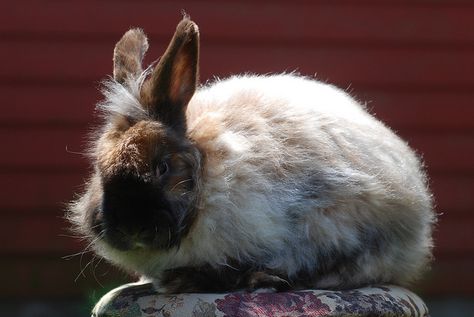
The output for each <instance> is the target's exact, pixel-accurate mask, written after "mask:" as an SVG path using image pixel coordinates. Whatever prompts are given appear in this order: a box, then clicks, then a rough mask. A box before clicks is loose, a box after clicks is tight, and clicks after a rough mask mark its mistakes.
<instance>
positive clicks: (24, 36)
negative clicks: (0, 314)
mask: <svg viewBox="0 0 474 317" xmlns="http://www.w3.org/2000/svg"><path fill="white" fill-rule="evenodd" d="M181 9H185V10H186V12H187V13H189V14H190V15H191V16H192V18H193V19H194V20H195V21H196V22H197V23H198V24H199V26H200V30H201V34H202V50H201V57H202V59H201V72H202V73H201V77H202V81H206V80H207V79H210V78H212V76H214V75H216V76H226V75H229V74H232V73H241V72H256V73H262V72H263V73H267V72H282V71H293V70H298V71H299V72H301V73H302V74H306V75H310V76H312V75H316V77H317V78H319V79H321V80H325V81H328V82H331V83H334V84H337V85H338V86H340V87H343V88H348V90H349V91H351V93H352V94H353V95H355V96H356V97H357V98H358V99H359V100H361V101H362V102H364V103H367V106H368V108H369V109H371V111H372V112H373V113H375V114H376V115H377V116H378V117H379V118H381V119H382V120H383V121H384V122H386V123H387V124H388V125H389V126H391V127H392V128H394V129H395V130H396V131H398V132H399V134H400V135H401V136H403V137H404V138H405V139H407V141H408V142H409V143H410V144H411V145H412V146H413V147H414V148H415V149H417V151H419V153H420V154H422V155H423V157H424V160H425V162H426V165H427V168H428V172H429V175H430V178H431V184H432V188H433V192H434V195H435V197H436V201H437V208H438V210H439V211H440V212H442V213H443V215H442V216H441V218H440V219H441V220H440V223H439V226H438V229H437V231H436V240H437V243H436V244H437V249H436V256H437V261H436V262H435V264H434V268H433V271H432V272H431V273H430V274H429V275H428V277H427V278H426V279H425V280H424V281H423V282H422V283H421V284H420V286H419V287H420V288H421V289H422V290H423V291H424V292H425V293H427V294H446V293H451V294H454V293H456V292H457V293H461V294H471V295H472V294H474V286H473V285H474V270H472V268H473V267H474V230H472V228H473V226H474V213H473V207H474V163H473V162H474V105H473V100H474V98H473V97H474V76H473V74H474V58H473V56H474V32H472V30H473V29H474V4H472V2H470V1H449V0H439V1H428V0H411V1H408V0H407V1H404V0H379V1H375V0H373V1H370V0H363V1H349V0H334V1H324V0H316V1H309V0H297V1H225V2H223V1H217V0H208V1H194V0H188V1H184V2H178V1H145V0H143V1H108V0H107V1H89V0H86V1H33V0H25V1H7V2H5V1H4V2H3V3H2V4H0V20H1V21H2V22H1V23H0V60H1V61H2V63H1V66H0V95H1V96H2V97H3V98H2V105H1V107H2V111H0V139H1V140H2V145H3V146H2V152H1V155H0V180H1V182H0V184H1V185H0V186H1V188H0V212H1V213H2V216H3V217H4V220H3V221H2V222H0V239H1V241H4V243H1V244H0V268H1V269H2V271H3V272H5V271H8V272H12V274H11V275H10V276H11V277H8V276H7V277H2V278H5V279H6V280H3V282H0V285H2V286H0V296H3V297H5V296H10V297H13V296H38V295H42V296H53V295H54V296H75V295H77V294H78V293H79V292H80V290H82V289H87V288H94V287H98V284H97V282H95V279H94V277H93V276H91V274H90V273H88V274H86V276H87V277H86V278H80V279H79V282H78V283H75V282H74V279H75V278H76V276H77V275H78V274H79V271H80V263H79V257H76V258H73V259H72V260H70V261H65V260H62V259H61V256H64V255H67V254H72V253H75V252H78V251H80V250H81V248H83V247H84V245H81V244H80V243H78V242H77V241H75V240H73V239H71V238H69V237H65V236H64V235H65V234H66V235H67V234H68V233H67V231H66V230H64V229H65V228H66V226H67V224H66V223H65V222H64V220H62V218H61V216H62V212H63V207H64V203H66V202H67V201H69V200H71V199H72V198H73V193H74V192H78V191H79V190H80V187H81V184H82V183H83V181H84V179H85V178H86V177H87V171H88V164H87V160H86V159H85V157H84V155H82V154H80V153H83V152H84V150H85V144H86V139H87V138H86V137H87V133H88V131H89V129H90V127H91V126H92V124H93V123H94V122H97V121H96V119H94V116H93V111H94V104H95V103H96V102H97V101H98V100H100V98H101V97H100V93H99V92H98V87H99V82H100V80H101V79H103V78H105V77H106V76H107V75H110V74H111V71H112V51H113V47H114V44H115V42H116V41H117V40H118V39H119V38H120V36H121V35H122V34H123V32H125V31H126V30H127V29H128V28H129V27H131V26H140V27H142V28H144V29H145V31H146V32H147V33H148V34H149V36H150V44H151V48H150V51H149V52H148V54H147V57H146V61H147V62H151V61H153V60H154V59H156V58H158V57H159V56H160V54H161V53H162V51H163V49H164V47H165V46H166V44H167V42H168V40H169V39H170V37H171V35H172V33H173V31H174V28H175V26H176V23H177V22H178V21H179V19H180V11H181ZM86 259H87V256H86ZM84 262H87V260H84ZM107 270H108V269H107ZM18 276H22V278H21V283H24V285H23V284H22V286H21V287H20V286H19V287H13V288H12V287H7V288H5V285H11V284H13V283H15V284H18V282H14V281H15V280H14V278H17V277H18ZM115 276H117V275H116V274H115V275H113V276H112V277H115ZM112 277H109V278H107V277H105V278H104V277H103V278H102V279H103V280H104V279H105V280H106V281H107V280H110V279H112ZM31 280H33V281H34V282H31ZM463 281H465V282H464V283H463ZM52 283H53V284H54V285H56V286H57V287H56V286H55V287H52V286H51V284H52ZM25 285H26V286H25ZM58 288H59V290H58Z"/></svg>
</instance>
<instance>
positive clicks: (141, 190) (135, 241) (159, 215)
mask: <svg viewBox="0 0 474 317" xmlns="http://www.w3.org/2000/svg"><path fill="white" fill-rule="evenodd" d="M98 212H99V213H100V215H99V217H98V219H99V220H98V222H99V224H98V225H99V226H100V227H101V229H102V230H103V234H104V240H105V241H106V242H107V243H108V244H110V245H111V246H113V247H114V248H117V249H120V250H132V249H139V248H143V249H163V248H170V247H172V246H174V245H176V243H177V242H178V241H177V232H178V227H179V226H178V222H179V221H178V219H177V216H176V212H175V210H174V209H173V208H172V206H170V204H169V203H168V201H167V199H166V198H165V197H164V195H163V194H161V189H160V186H159V184H157V183H156V182H154V180H153V179H144V178H143V177H136V176H129V175H126V176H123V175H121V176H116V177H114V178H113V179H111V180H108V181H106V182H105V183H104V184H103V197H102V204H101V208H100V210H99V211H98Z"/></svg>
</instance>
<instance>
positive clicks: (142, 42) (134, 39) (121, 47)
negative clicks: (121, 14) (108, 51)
mask: <svg viewBox="0 0 474 317" xmlns="http://www.w3.org/2000/svg"><path fill="white" fill-rule="evenodd" d="M147 50H148V39H147V37H146V35H145V33H144V32H143V30H142V29H140V28H133V29H130V30H128V31H127V32H126V33H125V34H124V35H123V36H122V38H121V39H120V41H118V42H117V44H116V45H115V49H114V79H115V80H116V81H118V82H120V83H124V82H125V81H126V79H127V78H128V77H136V76H138V75H139V74H141V72H142V71H143V69H142V60H143V57H144V56H145V53H146V51H147Z"/></svg>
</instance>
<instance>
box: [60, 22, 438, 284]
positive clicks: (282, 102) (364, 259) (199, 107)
mask: <svg viewBox="0 0 474 317" xmlns="http://www.w3.org/2000/svg"><path fill="white" fill-rule="evenodd" d="M147 49H148V41H147V38H146V36H145V34H144V32H143V31H142V30H141V29H138V28H135V29H131V30H129V31H128V32H126V33H125V34H124V35H123V37H122V38H121V40H120V41H119V42H118V43H117V44H116V46H115V50H114V57H113V64H114V69H113V78H111V79H109V80H108V81H106V82H105V83H104V89H103V93H104V100H103V101H102V102H100V103H99V104H98V110H99V111H100V113H101V115H102V116H103V118H104V120H103V121H104V122H103V125H102V126H101V128H99V129H97V131H96V133H95V135H94V137H93V140H92V142H91V146H90V156H91V161H92V167H93V172H92V175H91V177H90V179H89V180H88V182H87V183H86V184H85V188H84V192H83V193H82V194H81V195H79V196H78V197H77V199H76V200H75V201H74V202H72V203H71V205H70V207H69V212H68V218H69V219H70V221H71V222H72V223H73V224H74V226H73V227H74V228H75V230H77V231H78V232H80V234H82V235H83V236H84V237H87V238H88V239H90V243H91V246H92V248H93V250H94V251H95V252H96V253H97V254H99V255H100V256H102V257H104V258H105V259H107V260H108V261H110V262H111V263H113V264H115V265H116V266H118V267H120V268H122V269H124V270H125V271H128V272H130V273H133V274H137V275H139V276H142V277H143V279H146V280H149V281H151V282H153V285H154V286H155V288H156V289H157V290H158V291H159V292H162V293H180V292H231V291H236V290H256V289H259V288H270V289H274V290H277V291H282V290H297V289H308V288H324V289H333V290H340V289H348V288H357V287H361V286H365V285H369V284H374V283H392V284H396V285H401V286H406V285H410V283H412V282H413V281H415V280H417V278H418V277H419V276H420V274H421V273H422V272H423V271H424V269H425V268H426V267H428V266H429V263H430V262H431V259H432V247H433V242H432V230H433V226H434V224H435V222H436V214H435V211H434V208H433V202H432V195H431V193H430V191H429V188H428V184H427V183H428V181H427V176H426V173H425V172H424V167H423V165H422V163H421V161H420V159H419V158H418V157H417V155H416V154H415V152H414V151H413V150H411V149H410V147H409V146H408V145H407V143H406V142H404V141H403V140H401V139H400V138H399V137H398V136H397V135H396V134H395V133H394V132H392V131H391V130H390V129H389V128H388V127H386V126H385V125H384V124H383V123H381V122H380V121H378V120H377V119H375V118H374V117H373V116H372V115H371V114H370V113H368V112H367V111H366V109H365V108H364V106H363V105H361V104H359V103H358V102H357V101H356V100H355V99H353V98H352V97H351V96H350V95H348V94H347V93H346V92H345V91H344V90H341V89H339V88H336V87H335V86H333V85H330V84H328V83H322V82H319V81H317V80H315V79H312V78H308V77H304V76H301V75H298V74H295V73H284V74H271V75H252V74H245V75H235V76H231V77H229V78H227V79H215V80H214V81H213V82H209V83H206V84H203V85H200V84H199V78H198V77H199V66H198V63H199V30H198V27H197V25H196V24H195V23H194V22H193V21H191V20H190V19H189V17H184V18H183V19H182V20H181V22H180V23H179V24H178V26H177V28H176V32H175V34H174V36H173V38H172V40H171V42H170V44H169V46H168V48H167V49H166V51H165V53H164V55H163V56H162V57H161V58H160V59H159V61H158V62H157V63H156V65H154V64H152V65H151V66H150V67H148V68H146V69H145V70H143V68H142V60H143V57H144V54H145V52H146V51H147Z"/></svg>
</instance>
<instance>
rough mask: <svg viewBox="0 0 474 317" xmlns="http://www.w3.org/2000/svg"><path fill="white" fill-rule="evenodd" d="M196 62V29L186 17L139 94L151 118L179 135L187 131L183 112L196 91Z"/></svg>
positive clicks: (197, 41) (197, 37) (197, 43)
mask: <svg viewBox="0 0 474 317" xmlns="http://www.w3.org/2000/svg"><path fill="white" fill-rule="evenodd" d="M198 62H199V30H198V27H197V25H196V24H195V23H194V22H193V21H191V20H189V19H188V18H187V17H185V18H184V19H183V20H182V21H181V22H180V23H179V24H178V26H177V27H176V32H175V34H174V36H173V39H172V40H171V43H170V44H169V46H168V48H167V49H166V52H165V53H164V54H163V56H162V57H161V59H160V61H159V62H158V64H157V65H156V67H155V69H154V70H153V72H152V74H151V76H150V78H149V79H148V80H147V81H146V82H145V83H144V85H143V88H142V91H141V98H142V102H143V103H144V104H145V105H147V106H148V107H149V110H150V112H151V113H152V114H153V116H154V117H155V118H156V119H157V120H159V121H161V122H163V123H165V124H167V125H168V126H170V127H172V128H175V129H177V130H181V131H180V132H182V131H183V130H185V129H186V124H185V111H186V106H187V105H188V102H189V100H190V99H191V97H192V96H193V94H194V91H195V90H196V86H197V82H198V76H199V74H198V72H199V70H198Z"/></svg>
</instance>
